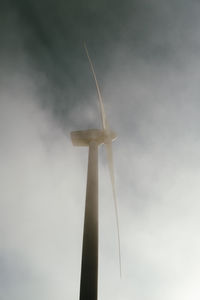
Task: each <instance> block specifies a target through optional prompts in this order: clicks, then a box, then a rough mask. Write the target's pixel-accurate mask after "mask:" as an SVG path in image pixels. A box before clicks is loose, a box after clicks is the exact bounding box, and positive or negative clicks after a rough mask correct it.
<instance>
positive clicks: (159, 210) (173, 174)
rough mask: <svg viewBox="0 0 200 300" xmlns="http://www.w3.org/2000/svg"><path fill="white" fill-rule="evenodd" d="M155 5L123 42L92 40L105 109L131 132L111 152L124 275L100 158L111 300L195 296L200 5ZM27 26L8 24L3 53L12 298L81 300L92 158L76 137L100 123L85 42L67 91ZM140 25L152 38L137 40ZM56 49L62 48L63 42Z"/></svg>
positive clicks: (104, 288)
mask: <svg viewBox="0 0 200 300" xmlns="http://www.w3.org/2000/svg"><path fill="white" fill-rule="evenodd" d="M42 3H43V4H44V2H42ZM143 4H144V7H143V8H142V9H141V8H140V10H139V9H138V10H137V6H136V11H137V12H138V14H136V12H135V11H134V10H132V11H130V14H129V17H128V18H127V20H125V17H124V20H123V22H122V21H121V29H120V30H121V35H120V39H119V40H118V39H116V40H115V39H114V37H113V40H110V41H109V40H108V39H106V38H105V39H104V43H103V45H98V43H97V38H95V37H94V36H92V34H91V36H90V35H89V33H88V37H90V38H91V39H89V41H87V43H88V46H89V47H90V48H91V50H90V52H91V57H92V59H93V60H94V62H95V70H96V73H97V76H98V79H99V84H100V87H101V90H102V94H103V98H104V105H105V110H106V112H107V115H108V119H109V120H110V126H111V127H112V128H114V129H115V130H116V132H117V134H118V136H119V138H118V139H117V140H116V141H115V143H114V144H113V152H114V160H115V175H116V190H117V198H118V203H119V218H120V233H121V246H122V247H121V248H122V249H121V250H122V273H123V277H122V279H121V280H120V279H119V275H118V273H119V272H118V252H117V232H116V226H115V218H114V210H113V201H112V190H111V187H110V182H109V173H108V170H107V166H106V157H104V154H103V153H102V151H101V150H100V170H99V172H100V174H99V175H100V176H99V178H100V187H99V199H100V275H99V299H105V300H108V299H116V300H120V299H125V300H129V299H130V300H132V299H137V300H146V299H148V300H149V299H150V300H160V299H163V300H168V299H172V300H177V299H178V300H179V299H181V300H182V299H183V300H188V299H194V300H196V299H199V295H200V290H199V275H200V274H199V273H200V271H199V263H200V258H199V250H200V238H199V236H200V235H199V228H200V226H199V225H200V224H199V223H200V221H199V209H200V204H199V194H200V192H199V175H200V174H199V173H200V154H199V153H200V142H199V140H200V139H199V137H200V134H199V128H200V127H199V111H200V110H199V74H200V72H199V71H200V66H199V41H200V37H199V25H200V24H199V18H198V15H199V6H198V4H197V3H196V2H193V1H191V2H190V4H187V3H186V2H184V1H183V2H179V1H175V2H173V3H172V2H169V3H168V5H167V4H165V5H164V2H162V5H161V4H159V3H157V2H155V1H151V2H150V5H149V6H148V5H147V3H146V2H143ZM41 7H42V5H41ZM100 8H101V5H100V4H99V8H98V9H97V10H96V12H97V14H98V11H101V9H100ZM93 9H94V8H93ZM102 11H103V10H102ZM145 11H146V13H145ZM13 12H14V9H13ZM13 12H12V14H11V13H10V16H11V15H12V16H13ZM35 12H37V10H35ZM131 13H132V14H133V16H134V18H131V17H130V16H131ZM38 14H39V13H38ZM113 14H114V13H113ZM14 15H15V16H18V14H17V13H15V14H14ZM136 15H137V16H138V17H137V18H135V16H136ZM140 16H141V17H142V19H141V21H140V18H139V17H140ZM144 16H149V19H148V20H147V19H146V18H144ZM155 16H156V17H155ZM16 19H17V20H18V21H16V23H15V22H14V21H13V20H14V18H11V20H12V22H13V24H14V25H15V26H14V25H12V22H11V24H10V25H9V26H10V27H9V26H8V25H7V26H6V27H4V28H3V27H1V31H2V32H3V30H5V31H6V30H7V36H5V35H4V43H3V44H2V43H1V45H3V46H1V56H0V60H1V65H2V68H1V71H0V78H1V83H0V87H1V89H0V132H1V147H0V165H1V168H0V170H1V171H0V176H1V184H0V186H1V188H0V199H1V200H0V214H1V215H0V219H1V221H0V228H1V235H0V236H1V237H0V245H1V271H0V278H1V283H0V296H1V297H0V298H2V299H6V300H11V299H16V300H18V299H20V300H24V299H27V298H28V299H30V300H32V299H34V300H35V299H38V300H40V299H43V300H46V299H48V300H51V299H52V300H54V299H55V298H56V299H58V300H63V299H78V294H79V279H80V264H81V242H82V226H83V214H84V201H85V183H86V172H87V150H86V149H85V150H84V149H82V148H81V149H79V148H77V149H74V147H73V146H72V144H71V141H70V132H71V131H72V130H77V129H80V128H85V129H86V128H92V127H99V122H100V120H99V115H98V108H97V100H98V99H97V97H96V91H95V86H94V83H93V81H92V79H91V74H90V71H89V67H88V62H87V59H86V58H85V54H84V49H83V47H82V42H81V41H80V43H79V42H77V45H78V47H79V50H76V51H80V52H79V53H81V54H80V56H79V54H74V53H73V54H72V53H71V52H70V50H69V49H68V47H67V46H66V44H64V46H63V47H66V49H68V50H67V52H66V57H67V60H69V61H70V59H71V60H72V62H71V63H70V68H71V69H72V70H73V72H71V71H70V68H67V67H66V73H65V72H64V71H63V73H64V74H65V77H63V81H65V82H66V86H62V85H61V86H59V83H58V82H57V81H56V80H55V81H54V78H50V75H48V74H50V73H51V72H50V73H48V72H44V71H43V69H42V67H41V69H40V68H38V65H37V64H36V63H35V60H36V58H35V57H36V56H37V55H39V54H40V53H42V54H41V56H42V55H43V54H44V53H46V54H48V53H47V52H45V51H46V50H44V52H42V51H39V50H38V53H37V54H35V56H34V51H33V53H31V54H30V49H27V46H26V45H25V42H24V41H27V40H26V37H24V35H23V34H24V31H25V27H23V30H22V29H21V27H20V26H19V24H21V23H20V22H22V20H21V19H20V18H19V16H18V17H16ZM113 20H115V19H113ZM1 22H3V21H2V19H1ZM27 22H28V21H27ZM41 22H42V21H41ZM43 22H44V23H45V22H47V20H43ZM7 23H9V22H7ZM17 24H18V25H17ZM45 24H46V26H47V25H48V23H45ZM111 24H112V22H111ZM147 25H149V26H147ZM150 25H151V26H150ZM96 26H97V25H96ZM102 26H103V25H101V27H100V28H99V32H101V31H100V29H101V28H102ZM117 26H118V27H117V29H118V32H119V27H120V26H119V24H118V25H117ZM47 27H48V26H47ZM97 27H98V26H97ZM28 28H29V27H28ZM103 29H104V28H103ZM29 30H30V28H29ZM109 30H110V29H108V33H109V32H111V31H109ZM134 30H135V31H137V32H140V33H141V35H139V33H137V35H136V36H137V39H136V36H134V40H133V39H132V34H133V33H134ZM105 32H106V30H105V31H102V35H100V36H99V37H98V38H99V44H101V39H102V40H103V37H105ZM22 33H23V34H22ZM29 33H30V31H29ZM1 36H3V35H1ZM30 36H31V35H30ZM110 36H111V35H110ZM93 37H94V39H92V38H93ZM84 38H85V37H84ZM66 43H67V42H66ZM70 43H71V44H70ZM69 45H72V46H73V45H74V44H73V43H72V42H70V41H69ZM98 46H99V47H100V48H99V47H98ZM3 47H4V49H3ZM54 47H55V49H56V47H58V49H61V48H62V47H61V46H59V45H58V43H57V42H55V44H54ZM59 47H60V48H59ZM69 47H70V46H69ZM81 47H82V48H81ZM41 48H42V46H41ZM72 48H73V47H72ZM8 49H9V51H8ZM13 49H14V50H15V51H14V50H13ZM16 49H18V50H17V51H16ZM99 49H100V50H101V51H100V50H99ZM40 50H41V49H40ZM63 52H64V51H63ZM108 53H109V54H108ZM31 55H33V57H34V58H35V60H34V59H32V56H31ZM63 55H64V54H63ZM78 58H79V60H78ZM37 59H38V58H37ZM46 59H47V60H48V59H49V61H51V59H50V58H49V56H48V55H47V56H46ZM55 61H56V59H55ZM73 63H74V64H73ZM52 64H53V63H52ZM47 65H48V68H50V65H49V64H47ZM73 66H74V69H73ZM79 66H80V68H79V69H78V67H79ZM43 68H44V66H43ZM48 68H47V69H48ZM77 70H78V71H77ZM55 72H58V73H59V72H60V71H59V70H55ZM52 73H53V69H52ZM72 73H73V74H72ZM59 74H60V73H59ZM47 75H48V76H47ZM72 75H73V76H72ZM60 77H62V76H61V75H60ZM60 77H58V78H60ZM58 81H59V80H58ZM83 82H84V87H83V88H82V85H83ZM61 99H62V100H61Z"/></svg>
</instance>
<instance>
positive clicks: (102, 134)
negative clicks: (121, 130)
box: [71, 129, 117, 146]
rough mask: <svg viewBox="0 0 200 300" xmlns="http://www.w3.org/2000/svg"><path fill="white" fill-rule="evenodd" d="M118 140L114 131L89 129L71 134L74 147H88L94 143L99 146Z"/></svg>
mask: <svg viewBox="0 0 200 300" xmlns="http://www.w3.org/2000/svg"><path fill="white" fill-rule="evenodd" d="M116 138H117V135H116V133H115V132H114V131H112V130H99V129H88V130H79V131H72V132H71V140H72V143H73V145H74V146H88V145H89V144H90V143H91V142H92V141H94V142H96V143H97V144H98V145H100V144H106V143H108V142H110V141H113V140H115V139H116Z"/></svg>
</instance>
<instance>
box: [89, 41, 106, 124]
mask: <svg viewBox="0 0 200 300" xmlns="http://www.w3.org/2000/svg"><path fill="white" fill-rule="evenodd" d="M84 48H85V52H86V54H87V57H88V60H89V63H90V68H91V71H92V74H93V77H94V81H95V84H96V89H97V94H98V99H99V105H100V111H101V121H102V127H103V129H107V120H106V114H105V109H104V105H103V100H102V97H101V92H100V88H99V84H98V81H97V77H96V74H95V71H94V67H93V64H92V60H91V58H90V56H89V52H88V49H87V47H86V44H85V43H84Z"/></svg>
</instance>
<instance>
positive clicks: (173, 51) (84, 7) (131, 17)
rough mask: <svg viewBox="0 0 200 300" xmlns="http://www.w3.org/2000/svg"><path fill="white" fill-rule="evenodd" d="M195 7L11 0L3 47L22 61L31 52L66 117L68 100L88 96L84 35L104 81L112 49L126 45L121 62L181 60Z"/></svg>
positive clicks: (47, 93)
mask: <svg viewBox="0 0 200 300" xmlns="http://www.w3.org/2000/svg"><path fill="white" fill-rule="evenodd" d="M198 9H199V4H198V3H197V2H196V1H190V3H188V2H187V1H167V2H166V1H153V0H152V1H71V0H70V1H61V0H59V1H52V0H51V1H47V0H42V1H39V2H38V1H33V0H27V1H25V0H20V1H11V0H10V1H8V2H7V5H6V6H5V7H4V9H2V10H1V16H2V18H1V28H2V29H1V32H2V33H1V40H2V42H1V47H4V48H6V47H7V48H6V55H7V60H8V61H9V60H11V62H12V63H13V64H14V65H16V60H17V61H19V63H18V64H17V67H19V68H20V59H19V57H21V61H23V57H24V56H25V57H26V60H27V63H28V65H29V68H32V69H34V71H35V72H36V75H35V77H36V80H37V81H38V82H37V84H38V86H40V93H41V95H42V97H41V98H42V99H43V103H45V105H51V106H53V109H54V111H55V113H56V115H57V117H59V116H60V118H61V119H62V118H63V117H62V112H63V111H64V112H65V113H66V112H67V111H68V107H70V106H71V105H75V104H76V103H78V102H79V101H87V98H88V96H89V94H90V90H91V87H92V85H93V83H92V80H91V79H90V74H89V69H88V63H87V59H86V56H85V54H84V50H83V41H84V40H85V41H86V42H87V43H88V46H89V50H90V52H91V56H92V57H93V58H94V60H95V65H96V69H97V72H98V77H99V78H100V79H101V80H102V84H104V82H103V78H104V77H105V74H107V72H108V70H109V69H110V68H111V66H112V62H113V54H114V53H115V52H116V51H121V49H122V52H123V48H125V49H126V51H128V53H127V57H126V60H124V61H123V62H122V63H124V64H128V63H132V62H134V61H137V60H138V59H142V60H145V61H146V62H147V63H152V62H153V63H154V64H155V63H156V64H163V63H177V57H178V54H179V52H180V51H181V52H182V47H183V45H185V44H186V43H188V44H189V43H191V42H193V44H195V42H194V38H193V37H192V36H190V33H191V32H192V30H193V27H194V26H195V21H193V20H195V19H196V18H197V11H198ZM177 16H178V17H177ZM6 43H7V46H6V45H5V44H6ZM194 46H195V45H194ZM20 47H21V51H20ZM194 51H195V50H194ZM20 55H21V56H20ZM182 57H183V56H182ZM129 60H131V61H132V62H129ZM10 64H11V63H10ZM117 66H118V67H119V68H121V64H120V62H118V63H117ZM44 78H45V79H44ZM41 82H42V83H41ZM80 91H81V100H80ZM44 99H45V100H44ZM66 99H67V100H66ZM41 101H42V100H41Z"/></svg>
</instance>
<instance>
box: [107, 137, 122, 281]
mask: <svg viewBox="0 0 200 300" xmlns="http://www.w3.org/2000/svg"><path fill="white" fill-rule="evenodd" d="M105 147H106V153H107V159H108V168H109V173H110V179H111V184H112V192H113V200H114V206H115V217H116V224H117V236H118V251H119V270H120V277H121V275H122V268H121V247H120V234H119V217H118V206H117V197H116V190H115V176H114V168H113V153H112V141H111V140H110V141H108V142H107V143H105Z"/></svg>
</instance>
